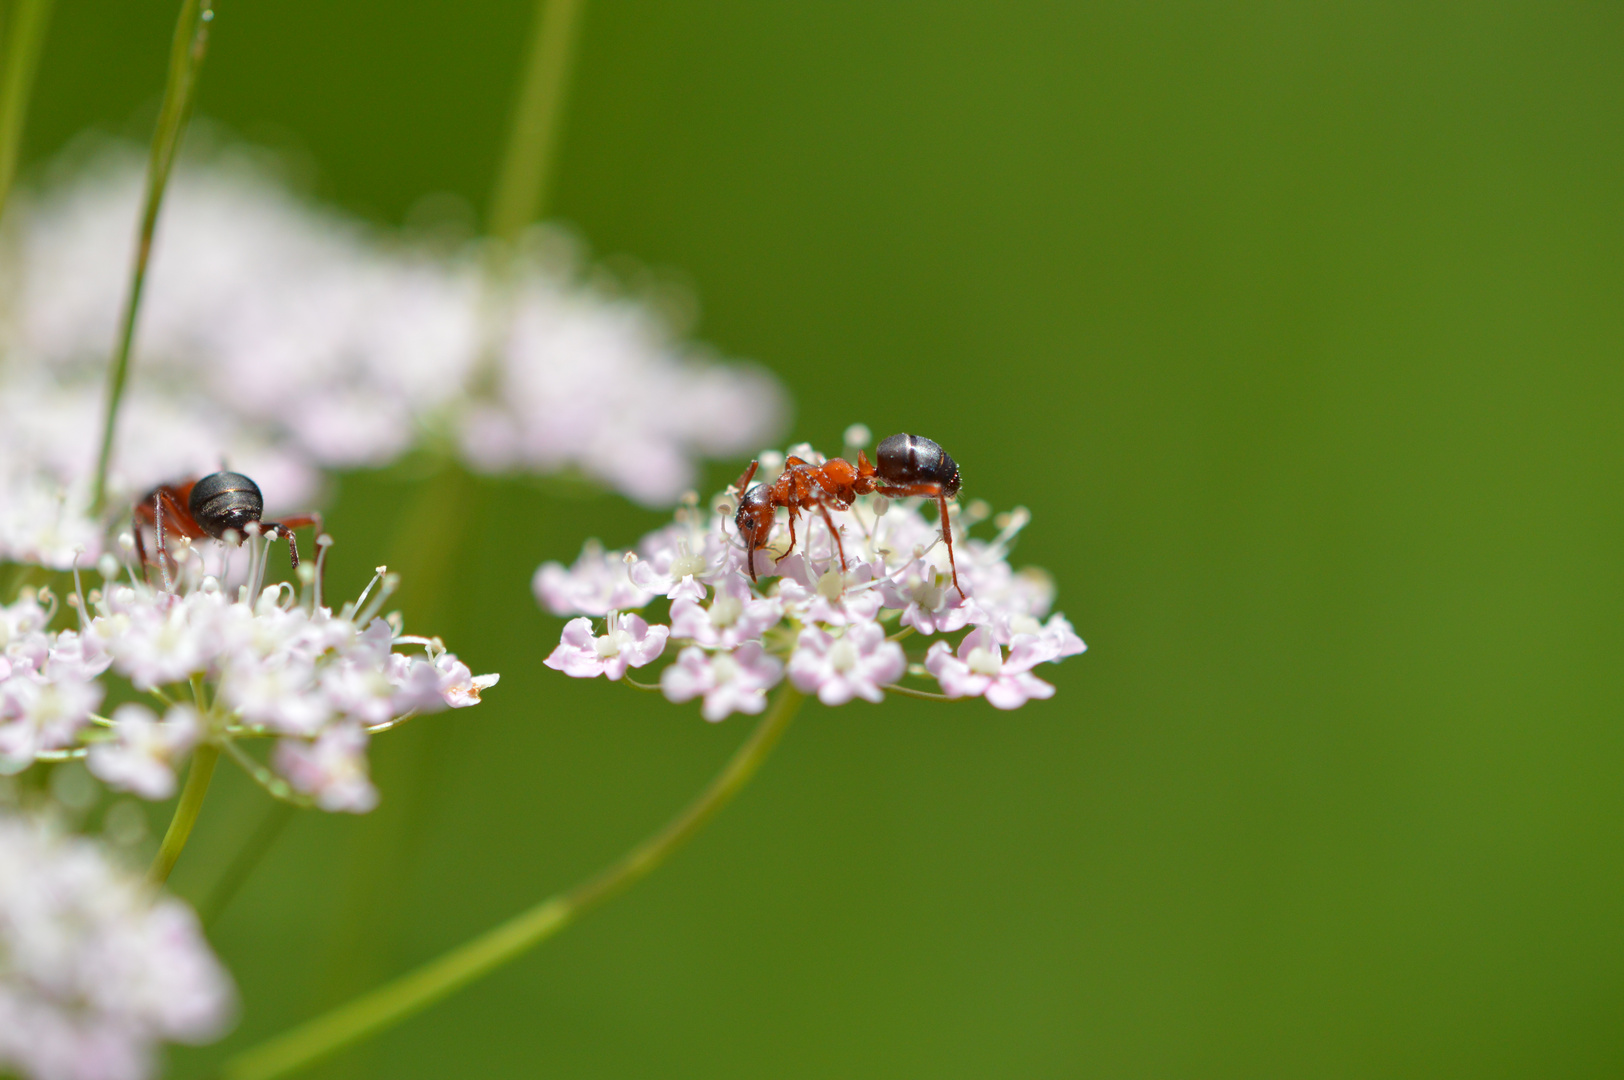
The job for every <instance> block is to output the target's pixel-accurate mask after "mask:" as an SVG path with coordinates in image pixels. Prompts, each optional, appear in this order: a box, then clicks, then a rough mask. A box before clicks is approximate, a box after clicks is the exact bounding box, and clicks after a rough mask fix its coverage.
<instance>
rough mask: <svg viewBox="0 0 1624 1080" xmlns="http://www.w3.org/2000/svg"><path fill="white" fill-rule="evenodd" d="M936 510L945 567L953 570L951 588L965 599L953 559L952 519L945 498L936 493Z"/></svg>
mask: <svg viewBox="0 0 1624 1080" xmlns="http://www.w3.org/2000/svg"><path fill="white" fill-rule="evenodd" d="M936 509H937V511H938V512H939V513H940V514H941V516H942V539H943V540H945V541H946V542H947V565H948V566H950V567H952V568H953V587H954V588H955V589H957V590H959V599H960V600H964V599H966V597H965V595H964V586H962V585H960V584H959V564H958V560H956V559H954V558H953V519H952V518H950V517H948V516H947V496H946V495H944V494H943V493H941V492H940V491H938V492H937V493H936Z"/></svg>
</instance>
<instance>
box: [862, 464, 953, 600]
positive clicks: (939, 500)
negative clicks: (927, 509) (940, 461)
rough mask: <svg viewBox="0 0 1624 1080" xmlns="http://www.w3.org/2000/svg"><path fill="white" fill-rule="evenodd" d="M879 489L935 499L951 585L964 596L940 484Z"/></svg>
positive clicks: (893, 495) (886, 492)
mask: <svg viewBox="0 0 1624 1080" xmlns="http://www.w3.org/2000/svg"><path fill="white" fill-rule="evenodd" d="M878 490H879V493H880V494H881V495H888V496H891V497H907V496H911V495H926V496H929V497H931V498H933V499H935V500H936V509H937V511H938V512H939V513H940V514H941V518H942V540H943V541H944V542H945V543H946V544H947V564H948V565H949V566H950V567H952V568H953V587H954V588H955V589H957V590H959V597H960V598H961V599H963V598H965V597H964V586H962V585H960V584H959V564H958V560H957V559H955V558H953V521H952V519H951V518H949V517H948V516H947V495H946V493H944V492H943V491H942V485H940V484H909V485H906V486H900V485H887V486H886V487H882V488H880V489H878Z"/></svg>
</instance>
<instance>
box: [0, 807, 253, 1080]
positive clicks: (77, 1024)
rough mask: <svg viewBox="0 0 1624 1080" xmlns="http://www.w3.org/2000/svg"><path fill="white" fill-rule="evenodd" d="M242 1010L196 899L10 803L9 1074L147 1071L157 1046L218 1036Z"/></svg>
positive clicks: (6, 856)
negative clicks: (166, 888) (160, 889)
mask: <svg viewBox="0 0 1624 1080" xmlns="http://www.w3.org/2000/svg"><path fill="white" fill-rule="evenodd" d="M235 1009H236V995H235V992H234V991H233V989H232V985H231V980H230V977H229V976H228V975H227V974H226V972H225V970H224V969H223V968H222V967H221V966H220V964H219V962H218V961H216V960H215V958H214V954H213V953H212V952H210V950H209V947H208V944H207V943H206V942H205V941H204V940H203V935H202V933H201V932H200V931H199V929H198V925H197V919H196V918H195V917H194V916H193V915H192V912H191V910H190V909H189V908H187V907H186V905H184V904H182V903H181V902H180V901H178V900H174V899H171V898H168V897H164V896H161V895H159V894H158V893H157V892H156V890H154V889H152V888H151V887H150V886H149V885H147V884H146V883H145V882H144V881H143V880H141V879H140V878H137V877H135V876H134V875H132V874H130V873H128V872H126V871H123V870H121V869H120V868H118V867H116V866H115V865H113V864H112V863H111V862H110V861H109V860H108V859H107V857H106V856H105V855H104V854H103V853H102V851H101V849H100V848H99V847H97V846H96V845H95V844H94V843H92V842H91V841H88V840H84V839H79V838H72V837H66V836H60V835H56V834H54V833H53V832H52V831H51V830H49V829H48V828H47V827H45V826H44V825H42V824H41V823H39V822H37V821H34V820H32V819H30V818H27V817H23V816H21V815H19V814H16V813H11V812H7V811H4V810H0V1072H7V1073H10V1072H16V1073H18V1074H20V1075H21V1076H23V1077H25V1078H27V1080H142V1078H144V1077H148V1076H151V1075H152V1074H153V1071H154V1067H155V1065H156V1052H157V1049H158V1045H159V1044H161V1043H163V1042H185V1043H195V1042H206V1041H208V1040H210V1039H213V1038H215V1037H217V1036H219V1035H220V1034H222V1033H223V1032H224V1030H225V1029H226V1027H228V1026H229V1024H230V1022H231V1019H232V1017H233V1015H234V1013H235Z"/></svg>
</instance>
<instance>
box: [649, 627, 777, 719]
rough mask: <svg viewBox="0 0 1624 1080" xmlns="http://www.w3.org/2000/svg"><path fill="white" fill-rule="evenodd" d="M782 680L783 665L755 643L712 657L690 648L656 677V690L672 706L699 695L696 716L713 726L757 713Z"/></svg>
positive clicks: (693, 647)
mask: <svg viewBox="0 0 1624 1080" xmlns="http://www.w3.org/2000/svg"><path fill="white" fill-rule="evenodd" d="M783 677H784V665H783V664H781V663H779V661H778V660H777V659H776V658H775V657H773V656H770V655H769V654H768V653H767V652H766V650H765V649H763V648H762V647H761V643H760V642H759V641H748V642H745V643H744V644H743V645H741V646H739V648H738V649H736V650H734V651H733V652H731V653H726V652H724V653H716V654H710V653H707V652H705V650H703V649H700V648H696V647H695V646H692V645H690V646H688V647H687V648H686V649H683V650H682V652H680V653H678V654H677V662H676V663H674V664H672V665H671V666H670V667H668V668H666V669H665V670H664V671H662V672H661V673H660V689H661V690H663V691H664V692H665V696H666V697H667V698H668V699H669V700H671V701H676V702H683V701H692V700H693V699H694V698H696V697H699V696H701V695H703V696H704V698H705V704H704V706H703V707H702V708H701V709H700V715H701V716H703V717H704V718H705V719H706V720H709V721H711V722H712V723H715V722H716V721H718V720H721V719H723V718H724V717H726V716H728V715H730V714H732V713H736V712H742V713H759V712H761V711H762V710H763V709H765V708H766V707H767V691H768V690H770V689H771V688H772V687H774V686H776V685H777V684H778V680H780V679H782V678H783Z"/></svg>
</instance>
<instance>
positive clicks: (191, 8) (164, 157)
mask: <svg viewBox="0 0 1624 1080" xmlns="http://www.w3.org/2000/svg"><path fill="white" fill-rule="evenodd" d="M213 19H214V6H213V0H181V5H180V18H179V19H178V20H177V21H176V23H175V39H174V41H173V42H172V43H171V45H170V51H169V79H168V82H167V84H166V85H165V86H164V100H163V106H162V107H161V108H160V109H159V111H158V126H157V128H156V130H154V131H153V133H152V151H151V156H150V157H149V159H148V161H147V194H146V200H145V202H144V203H143V204H142V207H141V225H140V230H139V232H138V233H137V238H136V247H135V265H134V267H133V268H132V269H131V272H130V290H129V293H128V294H127V295H126V297H125V299H124V314H123V318H122V319H121V320H120V323H119V327H120V328H119V337H118V344H117V346H116V347H115V348H114V350H113V358H112V361H111V363H110V364H109V366H108V369H107V400H106V409H105V411H104V413H103V415H102V433H101V451H100V453H98V454H97V456H96V480H95V486H94V488H93V489H92V491H93V494H92V497H91V512H92V513H100V512H101V510H102V507H103V506H104V504H105V503H106V502H107V467H108V464H109V462H111V460H112V456H113V430H114V427H115V426H116V424H117V422H118V407H119V403H120V402H121V401H122V400H123V398H124V384H125V382H126V381H128V379H129V377H130V349H131V346H132V345H133V344H134V342H135V316H136V313H137V312H138V311H139V310H140V307H141V290H142V289H143V288H144V287H145V285H146V280H147V263H148V262H149V261H150V259H151V257H152V235H153V232H154V231H155V230H156V229H157V227H158V208H159V207H160V206H161V205H162V204H163V198H164V189H165V188H166V187H168V185H169V174H170V171H171V170H172V169H173V168H174V165H175V154H176V153H177V152H178V151H179V149H180V141H181V135H182V134H183V133H184V132H185V130H186V121H187V120H188V119H189V118H190V117H191V115H192V101H193V99H194V98H195V96H196V93H197V78H198V73H199V72H200V71H201V70H202V68H203V54H204V53H205V52H206V51H207V49H208V43H209V23H210V22H211V21H212V20H213Z"/></svg>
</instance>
